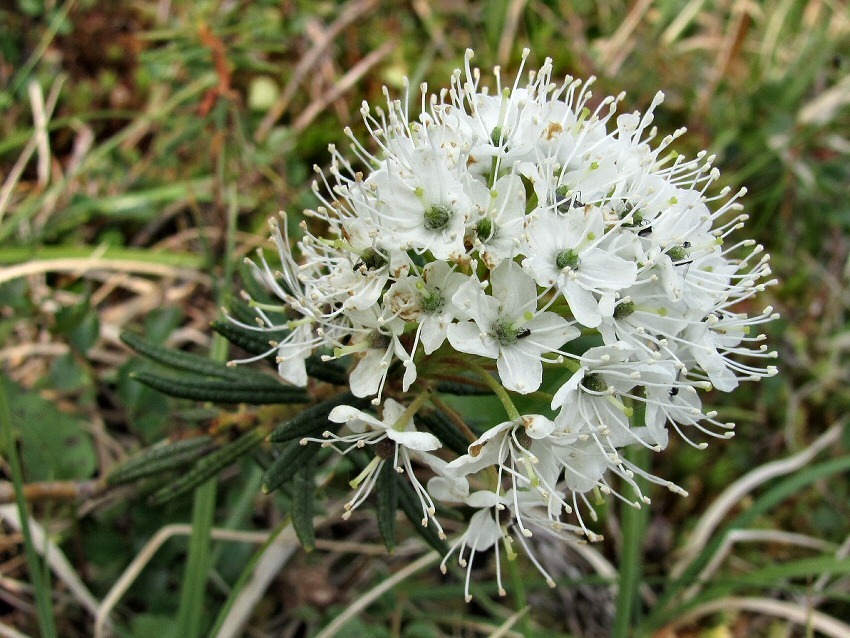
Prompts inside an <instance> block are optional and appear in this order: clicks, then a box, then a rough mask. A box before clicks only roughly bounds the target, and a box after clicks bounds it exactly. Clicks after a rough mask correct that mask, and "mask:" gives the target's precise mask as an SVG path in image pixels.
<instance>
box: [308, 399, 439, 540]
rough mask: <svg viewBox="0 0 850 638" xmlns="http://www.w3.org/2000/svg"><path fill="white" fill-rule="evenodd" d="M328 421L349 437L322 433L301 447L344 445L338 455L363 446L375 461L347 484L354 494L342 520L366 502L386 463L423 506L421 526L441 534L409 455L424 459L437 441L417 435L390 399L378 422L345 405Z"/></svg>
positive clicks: (427, 434) (430, 503)
mask: <svg viewBox="0 0 850 638" xmlns="http://www.w3.org/2000/svg"><path fill="white" fill-rule="evenodd" d="M328 420H329V421H332V422H333V423H345V424H346V425H347V427H348V429H349V430H351V431H352V432H353V434H349V435H342V436H339V435H336V434H334V433H333V432H325V433H324V434H323V437H324V439H311V438H305V439H302V440H301V444H302V445H306V444H307V443H308V442H315V441H319V440H321V442H322V444H323V445H334V444H337V443H343V444H347V445H348V447H347V448H346V449H345V450H343V451H342V454H347V453H348V452H349V451H350V450H352V449H355V448H362V447H364V446H366V445H372V446H375V457H374V458H373V459H372V461H371V462H370V463H369V464H368V465H367V466H366V467H365V468H364V469H363V471H362V472H361V473H360V474H359V475H358V476H357V477H356V478H354V479H353V480H352V481H351V482H350V484H351V487H352V488H355V490H356V491H355V493H354V496H353V497H352V498H351V500H349V501H348V502H347V503H346V504H345V510H346V511H345V514H344V515H343V517H344V518H348V517H349V516H351V512H353V511H354V509H356V508H357V506H358V505H360V504H361V503H362V502H363V501H364V500H366V498H367V497H368V496H369V493H370V492H371V491H372V488H373V487H374V486H375V481H377V478H378V475H379V474H380V471H381V468H382V467H383V466H384V463H386V462H387V461H390V462H391V463H392V464H393V467H394V468H395V469H396V471H397V472H398V473H400V474H401V473H406V474H407V477H408V479H409V480H410V482H411V484H412V485H413V487H414V489H415V490H416V493H417V495H418V497H419V500H420V503H421V504H422V506H423V513H424V516H423V519H422V525H427V524H428V521H429V520H431V521H434V523H435V525H436V526H437V529H438V530H439V532H440V533H442V528H441V527H440V525H439V523H438V522H437V520H436V518H435V517H434V512H435V507H434V503H433V501H432V500H431V497H430V496H429V495H428V492H427V491H426V490H425V488H424V487H423V486H422V484H421V483H420V482H419V480H418V479H417V478H416V474H415V473H414V471H413V466H412V465H411V453H415V454H422V455H425V454H427V453H428V452H432V451H434V450H436V449H439V448H440V447H441V446H442V443H440V440H439V439H438V438H437V437H435V436H434V435H433V434H430V433H429V432H419V431H417V430H416V426H415V425H414V423H413V419H412V417H409V416H408V417H405V408H404V406H403V405H401V404H400V403H398V402H397V401H394V400H393V399H387V400H386V401H385V402H384V408H383V418H382V419H377V418H375V417H374V416H372V415H371V414H369V413H368V412H364V411H362V410H358V409H357V408H354V407H352V406H349V405H339V406H337V407H335V408H334V409H333V410H331V412H330V414H329V415H328Z"/></svg>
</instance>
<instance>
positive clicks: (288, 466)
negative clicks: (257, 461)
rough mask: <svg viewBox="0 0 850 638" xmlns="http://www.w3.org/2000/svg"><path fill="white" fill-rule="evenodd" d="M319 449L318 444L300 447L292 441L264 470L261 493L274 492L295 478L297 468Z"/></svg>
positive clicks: (296, 442)
mask: <svg viewBox="0 0 850 638" xmlns="http://www.w3.org/2000/svg"><path fill="white" fill-rule="evenodd" d="M320 449H321V445H319V444H318V443H308V444H307V445H301V443H299V442H298V441H292V442H291V443H290V444H289V445H287V446H286V447H285V448H284V449H283V452H281V455H280V456H279V457H277V458H276V459H275V460H274V461H272V464H271V465H269V467H268V468H266V473H265V474H263V487H262V490H263V493H264V494H269V493H271V492H274V491H275V490H276V489H277V488H279V487H280V486H281V485H283V484H284V483H286V482H287V481H289V480H290V479H291V478H292V477H293V476H295V473H296V472H297V471H298V468H300V467H302V466H303V465H304V464H305V463H307V462H308V461H309V460H310V459H312V458H313V457H314V456H315V455H316V454H317V453H318V452H319V450H320Z"/></svg>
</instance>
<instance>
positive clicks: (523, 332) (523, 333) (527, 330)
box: [516, 328, 531, 339]
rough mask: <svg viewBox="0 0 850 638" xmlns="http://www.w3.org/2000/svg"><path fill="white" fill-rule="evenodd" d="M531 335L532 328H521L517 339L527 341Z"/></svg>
mask: <svg viewBox="0 0 850 638" xmlns="http://www.w3.org/2000/svg"><path fill="white" fill-rule="evenodd" d="M530 334H531V328H520V329H519V330H517V333H516V338H517V339H525V338H526V337H527V336H528V335H530Z"/></svg>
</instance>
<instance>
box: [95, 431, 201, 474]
mask: <svg viewBox="0 0 850 638" xmlns="http://www.w3.org/2000/svg"><path fill="white" fill-rule="evenodd" d="M212 446H213V439H212V437H209V436H196V437H194V438H191V439H184V440H182V441H162V442H161V443H158V444H156V445H154V446H152V447H150V448H148V449H146V450H142V451H141V452H140V453H139V454H137V455H136V456H134V457H132V458H130V459H127V460H126V461H124V463H122V464H121V465H119V466H118V467H116V468H115V469H113V470H112V472H110V473H109V476H107V477H106V482H107V483H109V484H110V485H120V484H122V483H130V482H132V481H136V480H138V479H141V478H145V477H148V476H154V475H157V474H160V473H162V472H167V471H169V470H174V469H177V468H179V467H181V466H183V465H186V464H187V463H189V462H190V461H193V460H194V459H196V458H198V457H199V456H201V455H202V454H204V453H206V452H207V451H209V450H210V449H211V448H212Z"/></svg>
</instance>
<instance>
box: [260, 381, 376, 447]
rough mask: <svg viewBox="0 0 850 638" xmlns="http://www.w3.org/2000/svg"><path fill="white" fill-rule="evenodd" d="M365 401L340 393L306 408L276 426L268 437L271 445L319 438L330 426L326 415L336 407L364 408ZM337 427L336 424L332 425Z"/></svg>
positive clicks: (366, 401) (346, 393)
mask: <svg viewBox="0 0 850 638" xmlns="http://www.w3.org/2000/svg"><path fill="white" fill-rule="evenodd" d="M368 403H369V402H368V400H367V399H359V398H356V397H355V396H354V395H353V394H351V393H350V392H341V393H340V394H338V395H336V396H335V397H333V398H331V399H328V400H326V401H323V402H322V403H319V404H318V405H314V406H312V407H310V408H307V409H306V410H304V411H303V412H301V413H300V414H298V416H296V417H294V418H292V419H289V420H288V421H286V422H284V423H281V424H280V425H278V426H277V427H276V428H275V429H274V430H272V433H271V434H270V435H269V441H271V442H272V443H286V442H287V441H291V440H292V439H300V438H301V437H304V436H319V435H320V434H321V433H322V432H324V431H325V430H326V429H328V427H329V426H330V425H331V422H330V421H328V415H329V414H330V413H331V410H333V409H334V408H335V407H337V406H338V405H350V406H353V407H355V408H361V407H365V406H366V405H367V404H368ZM333 427H338V424H333Z"/></svg>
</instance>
